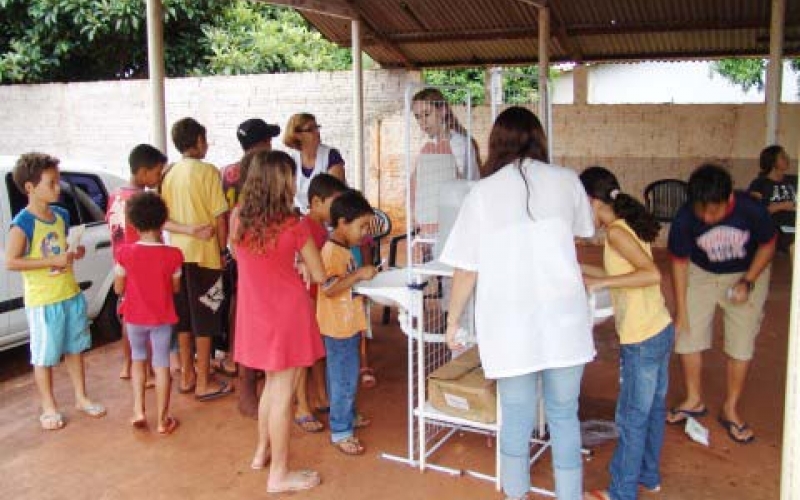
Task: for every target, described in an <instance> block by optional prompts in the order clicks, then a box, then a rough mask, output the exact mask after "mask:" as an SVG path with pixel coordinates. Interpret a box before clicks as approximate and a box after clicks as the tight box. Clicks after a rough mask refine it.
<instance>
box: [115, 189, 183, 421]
mask: <svg viewBox="0 0 800 500" xmlns="http://www.w3.org/2000/svg"><path fill="white" fill-rule="evenodd" d="M125 215H126V216H127V219H128V221H129V222H130V225H132V226H133V227H134V228H135V230H136V232H137V233H138V235H139V240H138V241H137V242H136V243H133V244H127V245H123V246H121V247H120V248H119V251H118V252H117V264H116V266H115V275H116V277H115V280H114V290H115V291H116V292H117V293H118V294H120V295H121V294H122V293H123V292H125V301H124V302H123V303H122V312H123V314H124V317H125V326H126V327H127V331H128V341H129V342H130V349H131V358H132V360H133V370H132V377H131V378H132V385H133V419H132V420H131V424H132V425H133V426H134V427H135V428H145V427H146V426H147V420H146V417H145V413H144V390H145V372H146V364H147V344H148V340H149V343H150V350H151V352H152V355H153V360H152V364H153V367H154V368H155V372H156V399H157V401H158V426H157V429H158V432H159V434H162V435H167V434H171V433H172V431H174V430H175V428H177V426H178V420H177V419H175V418H174V417H172V416H170V415H169V393H170V385H171V377H170V373H169V351H170V344H171V339H172V325H174V324H175V323H176V322H177V321H178V316H177V315H176V313H175V303H174V301H173V293H177V292H178V290H179V289H180V281H181V265H182V264H183V255H182V254H181V251H180V250H179V249H177V248H174V247H170V246H167V245H164V244H163V243H162V242H161V230H162V227H163V226H164V224H165V223H166V221H167V206H166V204H165V203H164V200H162V199H161V197H160V196H158V195H157V194H155V193H152V192H141V193H136V194H134V195H133V196H132V197H131V198H130V199H129V200H128V202H127V208H126V211H125Z"/></svg>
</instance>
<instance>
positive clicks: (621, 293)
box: [603, 219, 672, 344]
mask: <svg viewBox="0 0 800 500" xmlns="http://www.w3.org/2000/svg"><path fill="white" fill-rule="evenodd" d="M612 227H618V228H620V229H622V230H624V231H627V232H628V233H630V234H631V236H633V237H634V238H635V239H636V242H637V243H639V245H641V247H642V249H643V250H644V251H645V253H647V255H648V256H649V257H650V258H651V259H652V258H653V252H652V250H651V248H650V244H648V243H645V242H643V241H642V240H640V239H639V237H638V236H636V233H635V232H634V231H633V230H632V229H631V228H630V226H628V223H627V222H625V220H623V219H617V220H615V221H614V222H613V223H612V224H611V225H610V226H609V229H610V228H612ZM603 266H604V267H605V270H606V273H607V274H608V275H609V276H619V275H622V274H628V273H630V272H633V271H634V270H635V268H634V267H633V266H632V265H631V263H630V262H628V261H627V260H625V259H624V258H623V257H622V256H621V255H620V254H619V253H618V252H617V251H616V250H614V248H613V247H612V246H611V245H610V244H609V242H608V239H606V242H605V247H604V251H603ZM610 291H611V300H612V302H613V304H614V319H615V321H616V325H617V333H618V334H619V341H620V343H621V344H636V343H638V342H642V341H644V340H647V339H649V338H650V337H652V336H654V335H656V334H658V333H659V332H660V331H661V330H663V329H664V328H666V326H667V325H668V324H669V323H670V322H671V321H672V318H671V317H670V315H669V312H668V311H667V307H666V305H665V304H664V295H663V294H662V293H661V286H660V285H650V286H645V287H636V288H611V289H610Z"/></svg>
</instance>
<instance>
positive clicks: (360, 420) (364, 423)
mask: <svg viewBox="0 0 800 500" xmlns="http://www.w3.org/2000/svg"><path fill="white" fill-rule="evenodd" d="M371 424H372V420H370V419H368V418H367V417H365V416H364V415H362V414H361V413H357V414H356V418H355V420H353V428H354V429H361V428H364V427H369V426H370V425H371Z"/></svg>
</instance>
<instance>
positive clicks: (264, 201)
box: [233, 151, 298, 253]
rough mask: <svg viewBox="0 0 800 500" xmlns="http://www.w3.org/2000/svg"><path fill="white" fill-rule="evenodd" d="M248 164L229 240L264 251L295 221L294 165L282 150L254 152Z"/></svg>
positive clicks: (257, 250) (254, 249) (251, 248)
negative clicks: (234, 227) (237, 214)
mask: <svg viewBox="0 0 800 500" xmlns="http://www.w3.org/2000/svg"><path fill="white" fill-rule="evenodd" d="M249 167H250V168H249V170H248V172H247V179H246V180H245V182H244V186H243V187H242V198H241V208H240V209H239V226H238V228H237V230H236V234H234V236H233V242H234V243H239V244H242V245H245V246H246V247H247V248H249V249H250V250H251V251H253V252H255V253H264V252H265V251H266V250H268V249H270V248H273V247H274V246H275V240H276V239H277V237H278V235H279V234H280V232H281V231H282V230H283V229H284V228H285V226H286V224H287V223H294V222H296V221H297V220H298V219H297V216H296V214H295V211H294V191H295V179H294V171H295V164H294V160H292V158H291V157H290V156H289V155H288V154H286V153H284V152H283V151H258V152H257V153H255V154H254V155H253V157H252V159H251V160H250V161H249Z"/></svg>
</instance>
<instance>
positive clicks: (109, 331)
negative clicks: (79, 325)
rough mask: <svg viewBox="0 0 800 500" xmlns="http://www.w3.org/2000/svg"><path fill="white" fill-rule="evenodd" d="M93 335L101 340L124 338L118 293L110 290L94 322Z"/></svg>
mask: <svg viewBox="0 0 800 500" xmlns="http://www.w3.org/2000/svg"><path fill="white" fill-rule="evenodd" d="M92 337H93V338H94V339H95V340H97V341H99V342H114V341H116V340H119V339H120V338H122V324H121V323H120V321H119V315H118V314H117V295H116V294H115V293H114V290H109V291H108V295H107V296H106V300H105V302H103V308H102V309H101V310H100V314H98V315H97V318H95V320H94V322H93V323H92Z"/></svg>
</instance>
